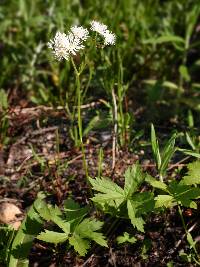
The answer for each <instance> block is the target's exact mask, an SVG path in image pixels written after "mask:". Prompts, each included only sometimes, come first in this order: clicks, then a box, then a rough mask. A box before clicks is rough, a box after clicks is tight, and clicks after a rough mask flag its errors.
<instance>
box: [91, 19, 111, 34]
mask: <svg viewBox="0 0 200 267" xmlns="http://www.w3.org/2000/svg"><path fill="white" fill-rule="evenodd" d="M90 25H91V30H92V31H95V32H98V33H99V34H101V35H104V33H105V31H106V30H107V28H108V27H107V26H106V25H105V24H103V23H100V22H98V21H96V20H92V21H91V22H90Z"/></svg>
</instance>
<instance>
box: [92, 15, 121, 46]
mask: <svg viewBox="0 0 200 267" xmlns="http://www.w3.org/2000/svg"><path fill="white" fill-rule="evenodd" d="M90 25H91V30H92V31H95V32H98V33H99V34H100V35H102V36H103V37H104V45H114V44H115V41H116V36H115V34H114V33H112V32H111V31H109V30H108V27H107V25H105V24H103V23H100V22H98V21H95V20H93V21H91V22H90Z"/></svg>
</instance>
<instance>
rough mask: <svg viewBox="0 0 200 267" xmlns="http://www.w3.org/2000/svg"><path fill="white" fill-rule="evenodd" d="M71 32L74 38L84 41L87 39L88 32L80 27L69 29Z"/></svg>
mask: <svg viewBox="0 0 200 267" xmlns="http://www.w3.org/2000/svg"><path fill="white" fill-rule="evenodd" d="M71 32H72V33H73V34H74V36H76V37H78V38H79V39H81V40H83V41H85V40H86V39H87V38H88V37H89V31H88V30H87V29H85V28H83V27H82V26H73V27H71Z"/></svg>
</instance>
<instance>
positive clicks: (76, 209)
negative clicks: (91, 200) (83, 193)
mask: <svg viewBox="0 0 200 267" xmlns="http://www.w3.org/2000/svg"><path fill="white" fill-rule="evenodd" d="M88 211H89V206H85V207H83V208H81V207H80V205H79V204H78V203H76V202H75V201H74V200H73V199H67V200H65V202H64V213H65V220H66V221H67V222H69V223H70V224H71V228H73V227H75V226H76V224H78V223H79V222H80V221H81V220H82V219H83V218H84V216H86V215H87V213H88Z"/></svg>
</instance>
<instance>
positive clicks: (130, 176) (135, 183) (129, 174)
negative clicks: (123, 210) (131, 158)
mask: <svg viewBox="0 0 200 267" xmlns="http://www.w3.org/2000/svg"><path fill="white" fill-rule="evenodd" d="M124 177H125V185H124V192H125V195H126V198H128V197H130V196H131V195H132V194H133V193H134V192H136V190H137V189H138V188H139V186H140V185H141V184H142V182H144V179H145V175H144V173H143V172H142V169H141V167H140V165H139V164H138V163H136V164H135V165H133V166H132V167H129V168H128V169H127V170H126V171H125V174H124Z"/></svg>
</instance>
